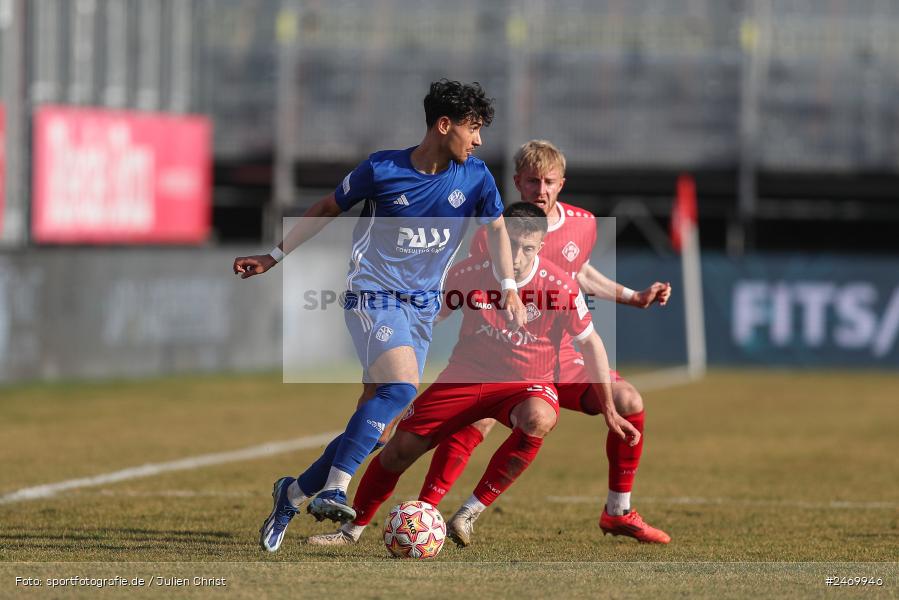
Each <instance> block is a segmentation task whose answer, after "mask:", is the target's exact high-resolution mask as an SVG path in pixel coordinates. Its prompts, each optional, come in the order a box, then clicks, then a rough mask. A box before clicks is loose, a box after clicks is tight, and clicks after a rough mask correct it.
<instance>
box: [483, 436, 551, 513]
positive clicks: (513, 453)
mask: <svg viewBox="0 0 899 600" xmlns="http://www.w3.org/2000/svg"><path fill="white" fill-rule="evenodd" d="M542 445H543V438H539V437H534V436H532V435H528V434H526V433H525V432H523V431H522V430H520V429H518V428H517V427H516V428H515V429H513V430H512V433H511V434H510V435H509V437H508V438H507V439H506V441H505V442H503V445H502V446H500V447H499V448H497V450H496V452H494V453H493V458H491V459H490V464H489V465H487V471H486V472H485V473H484V476H483V477H481V481H479V482H478V485H477V486H476V487H475V488H474V496H475V498H477V499H478V500H480V501H481V503H482V504H483V505H484V506H490V504H491V503H492V502H493V501H494V500H496V498H497V496H499V495H500V494H502V493H503V492H505V491H506V490H507V489H509V486H510V485H512V483H514V482H515V480H516V479H518V476H519V475H521V473H522V472H523V471H524V470H525V469H527V468H528V465H530V464H531V461H533V460H534V458H535V457H536V456H537V452H539V451H540V446H542Z"/></svg>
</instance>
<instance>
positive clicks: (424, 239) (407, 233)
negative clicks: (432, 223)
mask: <svg viewBox="0 0 899 600" xmlns="http://www.w3.org/2000/svg"><path fill="white" fill-rule="evenodd" d="M450 237H451V234H450V230H449V228H448V227H444V228H443V230H442V231H441V230H440V229H438V228H436V227H431V228H430V234H429V233H428V232H427V231H426V230H425V228H424V227H417V228H416V229H412V228H411V227H400V228H399V232H398V234H397V237H396V251H397V252H400V253H402V254H421V253H423V252H433V253H434V254H437V253H440V252H443V250H445V249H446V245H447V244H449V241H450Z"/></svg>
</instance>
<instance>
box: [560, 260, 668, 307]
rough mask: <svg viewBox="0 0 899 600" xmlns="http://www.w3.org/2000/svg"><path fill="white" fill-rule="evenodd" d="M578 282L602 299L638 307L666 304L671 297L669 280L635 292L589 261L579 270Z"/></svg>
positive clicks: (587, 290) (586, 290) (583, 288)
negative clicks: (594, 266)
mask: <svg viewBox="0 0 899 600" xmlns="http://www.w3.org/2000/svg"><path fill="white" fill-rule="evenodd" d="M577 282H578V285H579V286H580V287H581V290H583V291H584V292H586V293H588V294H591V295H593V296H596V297H597V298H599V299H601V300H609V301H615V302H618V303H619V304H627V305H629V306H636V307H637V308H649V307H650V306H652V305H653V304H655V303H658V305H659V306H665V305H666V304H668V299H669V298H670V297H671V284H670V283H668V282H665V283H662V282H660V281H656V282H655V283H653V284H652V285H651V286H649V287H648V288H646V289H645V290H642V291H639V292H635V291H634V290H632V289H630V288H627V287H625V286H623V285H621V284H620V283H616V282H614V281H612V280H611V279H609V278H608V277H606V276H605V275H603V274H602V273H600V272H599V271H597V270H596V269H595V268H593V267H592V266H590V264H589V263H584V266H582V267H581V270H580V271H578V274H577Z"/></svg>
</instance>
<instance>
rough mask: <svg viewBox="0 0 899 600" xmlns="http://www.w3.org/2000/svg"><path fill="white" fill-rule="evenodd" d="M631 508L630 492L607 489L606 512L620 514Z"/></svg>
mask: <svg viewBox="0 0 899 600" xmlns="http://www.w3.org/2000/svg"><path fill="white" fill-rule="evenodd" d="M630 509H631V493H630V492H613V491H612V490H609V497H608V499H607V500H606V512H607V513H609V514H610V515H617V516H619V517H620V516H621V515H623V514H624V513H625V512H626V511H628V510H630Z"/></svg>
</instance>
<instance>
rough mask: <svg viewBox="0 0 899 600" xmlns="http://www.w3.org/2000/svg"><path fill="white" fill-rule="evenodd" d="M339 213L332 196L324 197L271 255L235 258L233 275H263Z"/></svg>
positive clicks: (310, 208)
mask: <svg viewBox="0 0 899 600" xmlns="http://www.w3.org/2000/svg"><path fill="white" fill-rule="evenodd" d="M341 212H343V211H342V210H341V208H340V206H338V204H337V200H336V199H335V198H334V194H333V193H331V194H329V195H327V196H325V197H324V198H322V199H321V200H319V201H318V202H316V203H315V204H313V205H312V206H311V207H309V210H307V211H306V212H305V213H304V214H303V218H301V219H300V220H299V222H298V223H297V224H296V225H294V226H293V227H292V228H291V230H290V231H288V232H287V235H285V236H284V240H283V241H282V242H281V243H280V244H278V245H277V247H275V248H274V249H273V250H272V251H271V253H269V254H257V255H255V256H238V257H237V258H235V259H234V267H233V268H234V273H236V274H239V275H240V278H241V279H246V278H247V277H252V276H253V275H261V274H262V273H265V272H266V271H268V270H269V269H271V268H272V267H274V266H275V265H276V264H278V263H279V262H280V261H281V260H282V259H283V258H284V257H285V256H286V255H288V254H290V252H291V251H293V250H295V249H296V248H297V247H298V246H300V245H301V244H302V243H303V242H305V241H306V240H308V239H310V238H312V237H313V236H315V234H317V233H318V232H319V231H321V230H322V228H323V227H324V226H325V225H327V224H328V223H329V222H330V221H331V219H333V218H334V217H336V216H337V215H339V214H340V213H341ZM306 217H313V218H306Z"/></svg>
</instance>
